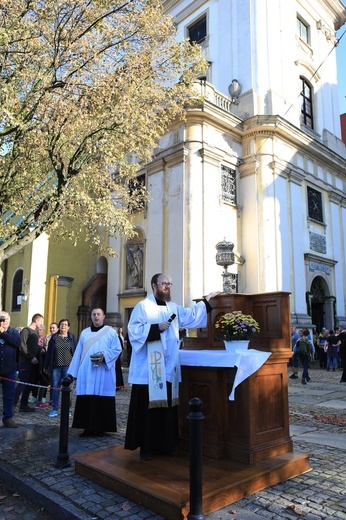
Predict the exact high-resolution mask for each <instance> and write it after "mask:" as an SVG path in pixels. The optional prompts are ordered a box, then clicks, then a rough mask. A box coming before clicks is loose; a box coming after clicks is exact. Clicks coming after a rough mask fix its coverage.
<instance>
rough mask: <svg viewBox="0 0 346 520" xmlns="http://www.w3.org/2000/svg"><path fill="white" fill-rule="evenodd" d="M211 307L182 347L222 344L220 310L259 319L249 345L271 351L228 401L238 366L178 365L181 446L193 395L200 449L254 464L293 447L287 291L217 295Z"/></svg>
mask: <svg viewBox="0 0 346 520" xmlns="http://www.w3.org/2000/svg"><path fill="white" fill-rule="evenodd" d="M210 304H211V306H212V307H213V310H212V312H211V313H210V314H209V316H208V324H207V327H206V328H205V329H200V330H199V331H198V335H197V338H189V339H187V341H185V344H184V348H186V349H204V348H208V349H223V348H224V346H223V342H222V341H218V340H216V339H215V332H214V323H215V321H216V320H217V318H218V317H219V316H220V314H223V313H225V312H232V311H233V310H242V312H244V313H245V314H250V315H251V316H253V317H254V318H255V319H256V320H257V321H258V323H259V324H260V329H261V332H260V335H259V337H258V338H254V339H252V340H251V342H250V344H249V349H256V350H265V351H270V352H271V353H272V354H271V356H270V357H269V359H268V360H267V361H266V363H265V364H264V365H263V366H262V367H261V368H260V369H259V370H258V371H257V372H256V373H255V374H253V375H252V376H251V377H249V378H248V379H247V380H245V381H244V382H243V383H242V384H241V385H240V386H239V387H238V388H237V389H236V398H235V401H229V400H228V395H229V394H230V392H231V388H232V385H233V380H234V375H235V371H236V370H237V369H236V368H205V367H182V379H183V382H182V385H181V399H180V402H181V406H180V428H181V434H182V446H183V447H184V448H186V449H188V425H187V424H186V416H187V415H188V413H189V411H188V403H189V400H190V399H191V397H199V398H200V399H201V400H202V402H203V414H204V415H205V424H204V425H203V453H204V454H205V455H207V456H208V457H212V458H216V459H221V458H224V457H227V458H230V459H232V460H236V461H239V462H243V463H245V464H253V463H254V462H259V461H261V460H264V459H268V458H269V457H273V456H275V455H279V454H282V453H287V452H291V451H292V449H293V446H292V440H291V438H290V435H289V416H288V382H287V377H288V376H287V362H288V360H289V358H290V357H291V354H292V352H291V335H290V328H291V326H290V311H289V293H283V292H280V293H266V294H256V295H245V294H227V295H225V294H221V295H218V296H217V297H215V298H213V299H212V300H211V301H210Z"/></svg>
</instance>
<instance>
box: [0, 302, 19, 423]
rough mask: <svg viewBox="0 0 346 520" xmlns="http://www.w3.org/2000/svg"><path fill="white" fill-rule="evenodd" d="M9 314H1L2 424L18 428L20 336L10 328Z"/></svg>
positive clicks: (0, 372)
mask: <svg viewBox="0 0 346 520" xmlns="http://www.w3.org/2000/svg"><path fill="white" fill-rule="evenodd" d="M10 320H11V318H10V315H9V314H8V312H4V311H2V312H0V381H1V385H2V402H3V411H2V422H3V425H4V426H5V427H6V428H17V424H16V423H15V422H14V420H13V419H12V415H13V405H14V394H15V390H16V382H15V381H16V377H17V358H18V352H19V346H20V335H19V332H18V331H17V330H16V329H13V328H12V327H10Z"/></svg>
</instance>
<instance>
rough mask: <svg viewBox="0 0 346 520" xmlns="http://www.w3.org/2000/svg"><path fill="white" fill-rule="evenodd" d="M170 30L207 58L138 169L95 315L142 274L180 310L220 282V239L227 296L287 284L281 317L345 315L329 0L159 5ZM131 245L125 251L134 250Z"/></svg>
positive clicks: (345, 197) (332, 320)
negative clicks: (183, 111) (140, 192)
mask: <svg viewBox="0 0 346 520" xmlns="http://www.w3.org/2000/svg"><path fill="white" fill-rule="evenodd" d="M164 6H165V9H166V11H167V12H169V13H170V14H171V15H172V17H173V18H174V22H175V24H176V27H177V34H178V37H179V38H186V37H190V39H191V40H193V41H197V42H198V43H199V44H200V45H202V47H203V52H204V55H205V57H206V58H207V60H208V61H209V63H210V66H209V69H208V72H207V74H206V76H205V77H203V78H200V79H199V80H198V81H197V82H196V87H197V89H198V90H199V93H200V94H202V95H204V96H205V98H204V101H203V102H201V103H200V104H199V105H198V106H196V107H193V108H189V109H188V110H187V116H186V120H185V121H184V122H180V123H176V124H175V125H174V126H172V128H171V130H170V132H169V133H168V134H167V135H165V136H164V137H163V138H162V139H161V140H160V142H159V144H158V147H157V149H156V150H155V156H154V159H153V160H152V162H151V163H150V164H147V165H146V167H144V168H143V169H142V170H141V172H140V176H141V180H142V181H143V182H145V184H146V186H147V188H148V190H149V192H150V202H149V203H148V204H147V205H146V206H145V207H144V208H143V211H140V212H138V214H136V216H135V225H136V231H137V236H136V237H135V238H134V239H133V240H132V241H130V242H129V243H127V244H126V243H125V242H124V241H122V240H121V239H119V240H114V241H113V242H112V245H113V247H114V248H115V249H116V250H117V251H118V253H119V257H118V258H115V259H109V262H108V281H107V313H108V316H109V317H111V319H113V320H115V321H118V322H122V323H124V325H125V327H126V323H127V321H128V318H129V315H130V313H131V310H132V308H133V306H134V305H135V304H136V303H137V302H138V301H139V300H140V299H142V298H143V297H144V296H145V294H147V293H150V292H151V288H150V279H151V276H152V275H153V274H155V273H156V272H164V273H166V274H167V275H168V276H170V278H171V280H172V283H173V287H172V297H173V299H174V300H175V301H177V302H178V303H180V304H183V305H190V304H191V303H192V301H193V299H195V298H200V297H202V296H203V294H207V293H208V292H210V291H214V290H222V277H221V273H222V269H221V268H220V266H218V265H216V261H215V255H216V248H215V246H216V244H217V243H218V242H220V241H223V240H224V239H225V240H226V241H230V242H233V243H234V251H235V252H236V253H237V254H236V259H237V262H236V263H235V264H234V265H233V266H231V267H230V268H229V270H230V272H231V273H232V275H233V280H234V284H235V287H236V291H237V292H239V293H249V294H253V293H265V292H272V291H287V292H290V293H291V297H290V301H291V317H292V323H293V324H294V323H296V324H298V325H299V326H301V325H310V326H311V325H315V326H316V327H317V329H321V328H322V326H326V327H328V328H331V327H335V326H337V325H338V324H346V279H345V278H346V269H345V268H346V150H345V144H344V143H343V142H342V141H341V130H340V114H339V108H338V87H337V69H336V56H335V48H334V46H335V43H336V38H335V32H336V30H337V29H339V28H340V27H341V26H342V25H343V24H344V23H345V21H346V9H345V6H344V5H343V3H342V2H341V1H339V0H324V1H317V0H314V1H312V0H311V1H304V2H303V1H297V0H285V2H277V1H274V0H242V1H241V2H240V1H229V0H228V1H226V0H220V1H218V2H216V1H210V0H207V1H204V0H194V1H189V0H167V1H166V2H164ZM134 252H136V253H137V256H135V255H134Z"/></svg>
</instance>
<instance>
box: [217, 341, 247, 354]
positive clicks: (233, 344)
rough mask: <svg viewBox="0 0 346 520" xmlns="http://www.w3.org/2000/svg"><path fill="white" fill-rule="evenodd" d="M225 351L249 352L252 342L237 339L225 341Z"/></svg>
mask: <svg viewBox="0 0 346 520" xmlns="http://www.w3.org/2000/svg"><path fill="white" fill-rule="evenodd" d="M223 342H224V344H225V349H226V350H227V352H234V351H235V350H247V348H248V346H249V343H250V340H249V339H237V340H233V341H226V340H223Z"/></svg>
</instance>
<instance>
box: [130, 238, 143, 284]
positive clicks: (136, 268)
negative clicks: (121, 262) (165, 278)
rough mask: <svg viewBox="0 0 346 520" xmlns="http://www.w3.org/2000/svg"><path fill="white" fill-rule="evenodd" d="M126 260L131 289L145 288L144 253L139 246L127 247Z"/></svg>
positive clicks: (131, 245)
mask: <svg viewBox="0 0 346 520" xmlns="http://www.w3.org/2000/svg"><path fill="white" fill-rule="evenodd" d="M126 259H127V266H128V270H129V272H130V275H131V278H132V281H131V287H143V252H142V250H141V248H140V246H139V245H138V244H127V245H126Z"/></svg>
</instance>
